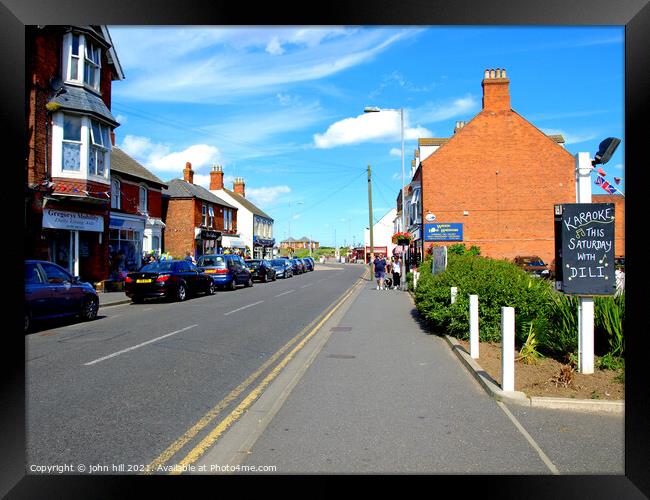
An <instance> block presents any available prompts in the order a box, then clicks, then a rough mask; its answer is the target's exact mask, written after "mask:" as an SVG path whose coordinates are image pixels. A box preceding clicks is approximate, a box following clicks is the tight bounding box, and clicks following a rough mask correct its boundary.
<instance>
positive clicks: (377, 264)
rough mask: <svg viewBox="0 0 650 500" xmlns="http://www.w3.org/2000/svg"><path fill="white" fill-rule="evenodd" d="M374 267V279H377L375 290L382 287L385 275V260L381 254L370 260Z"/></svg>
mask: <svg viewBox="0 0 650 500" xmlns="http://www.w3.org/2000/svg"><path fill="white" fill-rule="evenodd" d="M372 263H373V266H374V268H375V279H376V280H377V290H383V289H384V276H385V275H386V260H385V259H384V257H383V255H382V254H378V255H377V257H375V260H374V261H373V262H372Z"/></svg>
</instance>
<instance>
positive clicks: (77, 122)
mask: <svg viewBox="0 0 650 500" xmlns="http://www.w3.org/2000/svg"><path fill="white" fill-rule="evenodd" d="M110 130H111V129H110V127H109V126H108V125H106V124H105V123H103V122H100V121H98V120H95V119H94V118H91V117H90V116H86V115H77V114H70V113H63V112H58V113H54V114H53V115H52V175H53V176H54V177H57V176H63V177H74V178H78V179H79V178H81V179H90V178H92V180H95V181H104V182H105V183H107V184H108V177H109V172H110V151H111V141H110Z"/></svg>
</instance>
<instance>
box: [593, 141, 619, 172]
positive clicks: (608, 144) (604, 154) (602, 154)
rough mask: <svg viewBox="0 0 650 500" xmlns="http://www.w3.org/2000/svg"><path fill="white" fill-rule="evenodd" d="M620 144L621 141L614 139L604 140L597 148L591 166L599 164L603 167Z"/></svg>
mask: <svg viewBox="0 0 650 500" xmlns="http://www.w3.org/2000/svg"><path fill="white" fill-rule="evenodd" d="M620 143H621V140H620V139H617V138H616V137H608V138H607V139H605V140H604V141H603V142H601V143H600V145H599V146H598V153H596V157H595V158H594V161H592V162H591V164H592V165H598V164H599V163H601V164H603V165H604V164H605V163H607V162H608V161H609V160H610V159H611V157H612V155H613V154H614V151H616V148H617V147H618V145H619V144H620Z"/></svg>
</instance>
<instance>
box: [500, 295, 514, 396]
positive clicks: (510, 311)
mask: <svg viewBox="0 0 650 500" xmlns="http://www.w3.org/2000/svg"><path fill="white" fill-rule="evenodd" d="M501 347H502V354H501V389H503V390H504V391H514V390H515V308H514V307H502V308H501Z"/></svg>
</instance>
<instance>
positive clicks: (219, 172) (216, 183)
mask: <svg viewBox="0 0 650 500" xmlns="http://www.w3.org/2000/svg"><path fill="white" fill-rule="evenodd" d="M220 189H223V168H222V167H221V165H212V170H211V171H210V191H218V190H220Z"/></svg>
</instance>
